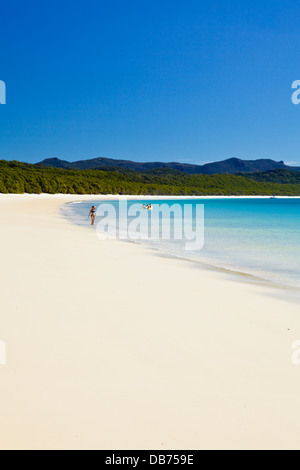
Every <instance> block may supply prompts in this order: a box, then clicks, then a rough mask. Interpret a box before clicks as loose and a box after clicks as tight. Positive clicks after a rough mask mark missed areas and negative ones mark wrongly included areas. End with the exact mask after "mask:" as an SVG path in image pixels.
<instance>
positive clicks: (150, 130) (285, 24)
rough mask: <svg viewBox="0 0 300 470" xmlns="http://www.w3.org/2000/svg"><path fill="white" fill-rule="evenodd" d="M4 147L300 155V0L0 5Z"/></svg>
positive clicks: (0, 133) (11, 155)
mask: <svg viewBox="0 0 300 470" xmlns="http://www.w3.org/2000/svg"><path fill="white" fill-rule="evenodd" d="M0 14H1V27H0V41H1V42H0V44H1V49H0V80H4V81H5V83H6V87H7V104H6V105H0V158H1V159H9V160H11V159H17V160H22V161H27V162H37V161H40V160H42V159H44V158H48V157H58V158H61V159H65V160H70V161H74V160H78V159H86V158H95V157H103V156H106V157H112V158H124V159H132V160H137V161H154V160H161V161H182V162H194V163H204V162H208V161H215V160H223V159H225V158H229V157H233V156H237V157H240V158H246V159H255V158H273V159H275V160H284V161H286V162H289V163H293V164H298V165H300V152H299V140H300V139H299V135H300V105H299V106H295V105H293V104H292V102H291V94H292V90H291V84H292V82H293V81H294V80H300V27H299V24H300V4H299V3H297V2H292V1H289V0H280V1H279V0H272V1H270V0H268V1H266V0H259V1H258V0H243V1H241V0H227V1H225V0H223V1H218V0H215V1H214V0H212V1H207V2H201V1H199V0H196V1H192V0H185V1H176V0H175V1H174V0H172V1H165V0H160V1H157V0H151V1H150V0H149V1H148V0H143V1H142V0H135V1H132V0H126V1H125V0H123V1H114V0H106V1H101V0H98V1H91V0H84V1H76V0H75V1H74V0H72V1H65V0H60V1H57V0H51V1H48V0H42V1H40V0H37V1H30V0H28V1H24V0H19V1H15V0H9V1H7V2H1V11H0Z"/></svg>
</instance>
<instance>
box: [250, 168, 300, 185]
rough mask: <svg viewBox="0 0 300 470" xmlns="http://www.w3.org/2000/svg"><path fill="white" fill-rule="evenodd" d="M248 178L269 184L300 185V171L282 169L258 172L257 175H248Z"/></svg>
mask: <svg viewBox="0 0 300 470" xmlns="http://www.w3.org/2000/svg"><path fill="white" fill-rule="evenodd" d="M247 178H251V179H254V180H255V181H260V182H268V183H280V184H300V171H290V170H281V169H279V170H271V171H257V172H256V173H247Z"/></svg>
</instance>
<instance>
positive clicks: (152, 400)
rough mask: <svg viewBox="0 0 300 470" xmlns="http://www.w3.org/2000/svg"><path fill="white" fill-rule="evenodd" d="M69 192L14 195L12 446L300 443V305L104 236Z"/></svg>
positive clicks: (7, 218) (3, 435)
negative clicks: (88, 224) (74, 215)
mask: <svg viewBox="0 0 300 470" xmlns="http://www.w3.org/2000/svg"><path fill="white" fill-rule="evenodd" d="M71 197H72V198H73V200H75V201H76V200H79V198H80V196H79V197H76V196H71ZM89 198H90V199H92V200H93V199H94V197H93V196H92V197H91V196H89ZM69 200H70V197H69V196H55V197H54V198H53V197H52V196H48V197H44V196H42V197H39V196H37V195H35V196H33V197H32V196H31V197H26V196H23V197H22V196H19V195H17V197H15V196H13V197H7V196H6V198H2V197H0V216H1V220H2V230H1V241H2V244H1V245H2V270H1V271H0V282H1V286H2V308H1V312H0V340H3V341H5V343H6V346H7V364H6V365H5V366H0V381H1V387H0V413H1V419H2V426H1V427H0V448H2V449H111V450H114V449H115V450H117V449H120V450H127V449H135V450H139V449H149V450H150V449H160V450H164V449H168V450H176V449H186V450H188V449H276V448H277V449H278V448H282V449H296V448H299V439H298V434H297V429H298V425H299V420H300V408H299V404H298V403H299V399H298V395H299V394H298V389H299V386H300V372H299V371H300V369H299V368H298V367H297V366H295V365H293V364H292V362H291V355H292V353H293V349H291V345H292V343H293V342H294V341H296V340H298V339H300V317H299V305H295V304H293V303H292V302H288V301H287V300H286V299H283V298H274V297H273V296H271V295H269V293H270V290H269V289H267V288H266V287H265V286H262V285H257V284H256V283H248V282H237V281H236V280H235V279H233V278H232V276H230V275H228V274H226V275H225V274H224V273H221V272H216V271H214V270H211V269H195V268H194V266H193V265H192V264H191V263H190V262H188V261H186V260H181V259H175V258H173V259H172V258H167V257H165V256H161V255H157V256H153V252H152V253H150V250H148V249H147V250H145V247H144V246H142V245H139V244H136V243H120V242H119V241H118V240H105V241H102V242H101V241H99V239H98V238H97V237H96V236H95V233H94V232H93V231H89V230H86V229H84V228H83V227H79V226H76V225H74V224H73V223H71V222H70V221H68V220H67V219H65V218H64V217H63V216H62V215H61V214H60V212H59V211H60V206H61V205H62V204H64V203H65V202H67V201H69ZM81 200H82V197H81ZM151 251H152V250H151Z"/></svg>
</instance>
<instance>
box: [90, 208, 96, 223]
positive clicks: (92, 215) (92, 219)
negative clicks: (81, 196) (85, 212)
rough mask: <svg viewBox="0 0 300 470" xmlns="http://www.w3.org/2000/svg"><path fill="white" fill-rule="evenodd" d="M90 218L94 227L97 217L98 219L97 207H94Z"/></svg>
mask: <svg viewBox="0 0 300 470" xmlns="http://www.w3.org/2000/svg"><path fill="white" fill-rule="evenodd" d="M89 217H90V218H91V225H94V223H95V217H96V206H92V208H91V210H90V212H89Z"/></svg>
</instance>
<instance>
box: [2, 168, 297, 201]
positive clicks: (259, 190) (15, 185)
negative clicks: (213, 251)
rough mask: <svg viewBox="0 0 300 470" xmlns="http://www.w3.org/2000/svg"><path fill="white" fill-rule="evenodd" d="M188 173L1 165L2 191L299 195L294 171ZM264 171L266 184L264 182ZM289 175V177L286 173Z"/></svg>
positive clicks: (161, 170)
mask: <svg viewBox="0 0 300 470" xmlns="http://www.w3.org/2000/svg"><path fill="white" fill-rule="evenodd" d="M286 171H287V170H275V171H274V172H265V173H261V174H258V173H256V174H254V173H253V174H250V175H247V177H245V176H244V175H243V176H242V175H232V174H217V175H190V174H186V173H183V172H180V171H178V170H170V169H156V170H151V171H144V172H140V171H139V172H137V171H133V170H128V169H124V170H111V171H110V170H106V171H103V170H74V169H63V168H50V167H43V166H36V165H31V164H27V163H20V162H17V161H13V162H6V161H0V192H1V193H42V192H43V193H50V194H55V193H63V194H66V193H70V194H132V195H142V194H149V195H197V196H202V195H225V196H230V195H272V194H276V195H286V196H300V181H299V178H298V176H297V174H295V173H294V172H288V173H280V172H286ZM266 173H272V174H271V175H270V181H269V180H268V181H266V178H267V176H266ZM289 173H291V174H292V175H289Z"/></svg>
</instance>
